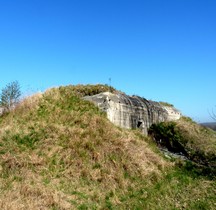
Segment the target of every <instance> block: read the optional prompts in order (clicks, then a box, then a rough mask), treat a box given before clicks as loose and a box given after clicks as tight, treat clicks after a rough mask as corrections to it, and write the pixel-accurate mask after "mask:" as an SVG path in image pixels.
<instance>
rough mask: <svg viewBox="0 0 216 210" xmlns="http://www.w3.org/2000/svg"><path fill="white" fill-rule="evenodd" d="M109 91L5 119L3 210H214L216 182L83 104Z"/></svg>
mask: <svg viewBox="0 0 216 210" xmlns="http://www.w3.org/2000/svg"><path fill="white" fill-rule="evenodd" d="M108 90H110V87H108V86H103V85H96V86H91V85H87V86H83V85H79V86H67V87H59V88H54V89H50V90H48V91H46V92H45V93H44V94H39V95H35V96H33V97H30V98H27V99H25V100H24V101H23V102H22V103H21V104H20V105H19V106H17V107H16V109H15V110H13V111H12V112H10V113H7V114H5V115H4V116H2V117H1V118H0V172H1V173H0V190H1V194H0V207H1V209H23V207H24V208H26V209H40V208H43V209H210V210H211V209H215V180H214V179H213V178H212V177H211V179H210V177H208V174H205V175H203V174H202V175H200V173H197V171H196V170H197V169H196V170H195V169H194V167H193V166H191V165H188V164H185V163H182V162H181V161H177V160H176V161H174V162H171V161H169V160H166V159H164V158H163V155H162V154H161V153H160V152H159V150H158V149H157V147H156V145H155V144H154V143H153V142H152V141H151V140H150V138H149V137H145V136H143V135H142V134H141V133H140V132H139V131H137V130H133V131H130V130H124V129H120V128H117V127H115V126H114V125H113V124H112V123H110V122H109V121H108V120H107V118H106V116H105V114H104V113H102V112H101V111H100V110H99V109H98V108H97V107H95V106H94V105H93V104H92V103H90V102H87V101H84V100H82V97H83V96H85V95H91V94H96V93H100V92H102V91H108ZM112 91H114V92H115V91H116V90H114V89H113V90H112ZM181 126H182V125H181ZM205 133H206V132H205ZM211 135H212V134H207V133H206V134H205V136H206V137H209V136H211ZM197 136H199V135H198V134H197ZM194 141H196V138H195V139H194ZM205 148H208V151H212V150H211V149H209V147H208V146H205Z"/></svg>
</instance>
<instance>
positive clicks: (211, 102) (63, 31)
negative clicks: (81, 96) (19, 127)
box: [0, 0, 216, 122]
mask: <svg viewBox="0 0 216 210" xmlns="http://www.w3.org/2000/svg"><path fill="white" fill-rule="evenodd" d="M215 11H216V1H215V0H200V1H199V0H196V1H195V0H88V1H87V0H0V74H1V77H0V78H1V80H0V89H1V88H2V87H4V86H5V85H6V84H7V83H9V82H11V81H14V80H18V81H19V83H20V85H21V86H22V91H23V92H24V93H25V94H29V93H32V92H36V91H39V90H42V91H43V90H45V89H47V88H49V87H54V86H60V85H67V84H88V83H89V84H96V83H103V84H106V83H109V78H111V79H112V85H113V86H114V87H115V88H117V89H119V90H121V91H124V92H126V93H127V94H137V95H140V96H143V97H145V98H147V99H151V100H156V101H167V102H169V103H172V104H174V105H175V107H177V108H178V109H179V110H181V111H182V113H183V114H184V115H187V116H190V117H191V118H193V119H194V120H196V121H198V122H204V121H211V118H210V116H209V113H208V110H209V111H211V109H212V108H214V109H215V110H216V107H215V105H216V99H215V96H214V92H215V91H214V90H216V82H215V80H216V12H215Z"/></svg>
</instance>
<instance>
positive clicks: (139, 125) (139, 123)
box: [137, 120, 142, 128]
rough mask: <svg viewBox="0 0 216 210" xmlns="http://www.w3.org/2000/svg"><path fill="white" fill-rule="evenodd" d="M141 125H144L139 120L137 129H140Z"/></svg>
mask: <svg viewBox="0 0 216 210" xmlns="http://www.w3.org/2000/svg"><path fill="white" fill-rule="evenodd" d="M141 125H142V121H140V120H139V121H138V122H137V128H140V127H141Z"/></svg>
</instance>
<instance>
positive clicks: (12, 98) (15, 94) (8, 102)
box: [0, 81, 21, 111]
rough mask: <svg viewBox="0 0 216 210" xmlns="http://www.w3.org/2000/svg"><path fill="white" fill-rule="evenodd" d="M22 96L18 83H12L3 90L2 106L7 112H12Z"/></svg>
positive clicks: (0, 102)
mask: <svg viewBox="0 0 216 210" xmlns="http://www.w3.org/2000/svg"><path fill="white" fill-rule="evenodd" d="M20 96H21V91H20V85H19V83H18V81H14V82H11V83H9V84H7V85H6V87H5V88H3V89H2V92H1V95H0V98H1V101H0V105H1V106H2V107H3V108H4V110H5V111H10V110H11V109H12V108H14V107H15V105H16V104H17V103H18V102H19V99H20Z"/></svg>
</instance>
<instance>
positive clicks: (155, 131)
mask: <svg viewBox="0 0 216 210" xmlns="http://www.w3.org/2000/svg"><path fill="white" fill-rule="evenodd" d="M149 133H150V135H151V136H152V137H153V138H154V139H155V140H156V141H157V143H158V144H160V145H161V146H164V147H166V148H168V150H170V151H172V152H176V153H182V154H184V155H185V156H186V157H188V158H189V159H190V160H192V161H193V162H195V163H196V164H198V166H201V167H204V168H206V169H209V170H208V172H210V171H212V173H213V174H215V173H216V152H215V151H216V132H214V131H213V130H211V129H209V128H206V127H203V126H201V125H198V124H197V123H195V122H193V121H192V120H190V119H189V118H186V117H182V118H181V119H180V120H178V121H177V122H162V123H159V124H157V125H156V124H155V125H152V127H151V128H150V130H149Z"/></svg>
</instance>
